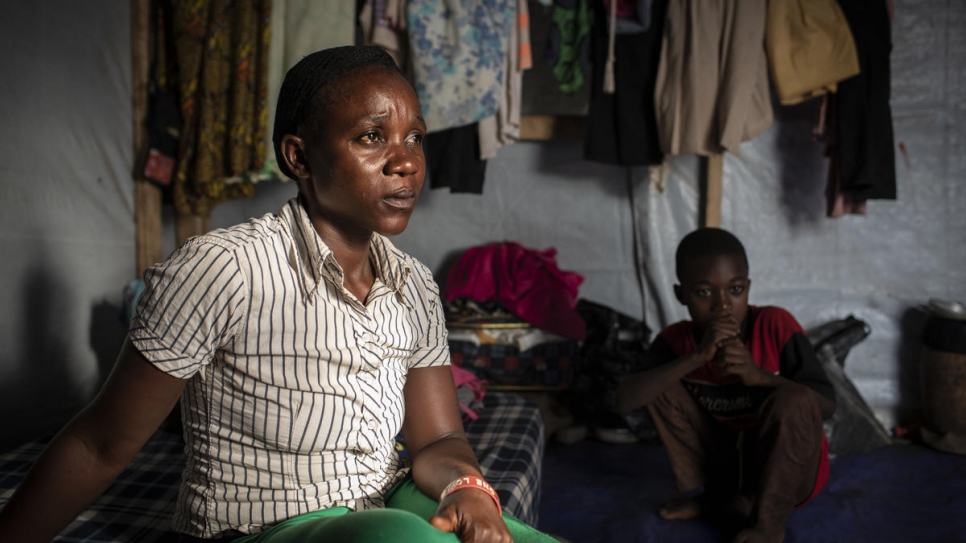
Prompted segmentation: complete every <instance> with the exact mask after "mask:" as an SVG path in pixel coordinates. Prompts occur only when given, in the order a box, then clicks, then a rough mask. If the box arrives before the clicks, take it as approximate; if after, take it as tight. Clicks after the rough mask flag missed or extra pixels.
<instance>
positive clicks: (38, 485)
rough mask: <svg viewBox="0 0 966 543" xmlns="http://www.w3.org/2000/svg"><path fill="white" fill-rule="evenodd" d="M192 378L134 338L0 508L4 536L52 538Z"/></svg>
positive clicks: (21, 540)
mask: <svg viewBox="0 0 966 543" xmlns="http://www.w3.org/2000/svg"><path fill="white" fill-rule="evenodd" d="M184 386H185V381H184V380H182V379H178V378H175V377H172V376H170V375H167V374H165V373H164V372H162V371H161V370H159V369H157V368H155V367H154V366H153V365H152V364H151V363H150V362H148V361H147V359H145V358H144V356H143V355H141V353H140V352H138V350H137V349H135V348H134V347H133V346H132V345H131V344H130V342H129V341H128V340H125V342H124V345H123V346H122V348H121V353H120V355H119V356H118V359H117V362H116V364H115V366H114V369H113V371H112V372H111V375H110V376H109V377H108V379H107V382H106V383H105V384H104V386H103V387H102V388H101V391H100V392H99V393H98V395H97V397H95V398H94V400H93V401H92V402H91V403H90V405H88V406H87V407H86V408H85V409H84V410H83V411H81V412H80V413H79V414H78V415H77V416H76V417H74V419H73V420H71V421H70V422H69V423H68V424H67V425H66V426H65V427H64V428H63V429H62V430H61V431H60V433H58V434H57V436H56V437H55V438H54V439H53V441H51V442H50V444H49V445H48V446H47V448H46V449H45V450H44V452H43V454H41V456H40V457H39V459H38V460H37V462H36V463H35V464H34V466H33V467H32V468H31V470H30V472H29V473H28V474H27V477H26V478H25V479H24V481H23V483H22V484H21V485H20V486H19V488H18V489H17V491H16V492H15V493H14V495H13V497H12V498H11V500H10V502H9V503H7V505H6V507H4V508H3V510H0V541H7V542H11V543H26V542H32V541H38V542H45V541H50V540H51V539H52V538H53V537H54V536H56V535H57V534H58V533H60V532H61V531H62V530H63V529H64V528H65V527H66V526H67V525H68V524H70V522H71V521H73V520H74V519H75V518H76V517H77V515H78V514H80V513H81V511H83V510H84V509H85V508H86V507H87V506H89V505H90V504H91V503H92V502H93V501H94V500H95V499H97V497H98V496H99V495H100V494H101V493H102V492H103V491H104V490H105V489H106V488H107V487H108V486H109V485H110V484H111V482H112V481H113V480H114V479H115V478H116V477H117V476H118V475H119V474H120V473H121V472H122V471H123V470H124V468H125V467H126V466H127V464H128V463H129V462H130V461H131V459H132V458H133V457H134V455H135V454H137V452H138V451H139V450H140V449H141V447H142V446H143V445H144V443H145V442H146V441H147V440H148V438H150V437H151V435H152V434H153V433H154V432H155V430H157V428H158V427H159V426H160V425H161V422H163V421H164V419H165V417H166V416H167V415H168V413H169V412H170V411H171V409H172V408H173V407H174V405H175V403H176V402H177V400H178V398H179V396H180V395H181V391H182V390H183V389H184Z"/></svg>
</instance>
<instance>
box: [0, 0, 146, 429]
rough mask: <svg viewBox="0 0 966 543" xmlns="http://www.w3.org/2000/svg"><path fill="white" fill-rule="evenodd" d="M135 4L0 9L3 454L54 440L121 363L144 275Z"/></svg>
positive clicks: (47, 4)
mask: <svg viewBox="0 0 966 543" xmlns="http://www.w3.org/2000/svg"><path fill="white" fill-rule="evenodd" d="M130 21H131V14H130V11H129V8H128V4H127V3H125V2H108V1H96V2H68V1H58V2H31V1H23V0H20V1H13V2H5V3H4V4H3V7H2V8H0V36H2V37H3V38H2V39H3V51H4V53H3V59H2V60H0V70H2V77H0V80H2V83H0V126H3V133H2V135H0V138H2V142H3V143H2V145H0V179H2V180H0V254H2V255H3V266H2V267H0V308H2V309H0V412H3V413H5V414H6V416H5V417H4V422H3V425H2V427H0V428H2V431H0V447H3V448H6V447H8V446H9V445H12V444H16V443H17V442H18V441H22V440H23V439H25V438H28V437H35V436H36V435H39V434H40V433H43V432H45V431H48V430H50V429H52V428H56V427H57V426H59V425H60V424H61V423H63V421H64V420H65V419H66V418H67V417H70V416H72V415H73V414H75V413H76V411H77V410H78V409H79V407H80V406H81V405H83V404H84V403H86V402H87V401H88V400H89V399H90V397H91V395H92V394H93V393H94V392H96V390H97V388H98V386H99V384H100V382H101V381H102V380H103V378H104V377H105V376H106V372H107V371H109V370H110V367H111V365H112V364H113V362H114V359H115V357H116V356H117V349H118V347H119V346H120V339H122V338H123V333H124V330H123V327H122V326H121V324H120V309H121V303H120V294H121V289H123V287H124V285H125V284H126V283H127V282H128V281H129V280H130V279H131V278H132V277H133V275H134V273H135V248H134V202H133V193H134V190H133V188H134V186H133V183H132V182H131V170H132V169H133V167H132V164H133V150H132V147H133V145H132V143H131V137H132V131H133V128H132V127H133V123H132V111H131V55H130V24H131V23H130Z"/></svg>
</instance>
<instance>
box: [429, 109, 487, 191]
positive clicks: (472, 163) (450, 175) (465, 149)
mask: <svg viewBox="0 0 966 543" xmlns="http://www.w3.org/2000/svg"><path fill="white" fill-rule="evenodd" d="M423 152H424V153H425V154H426V176H427V181H428V182H429V186H430V187H431V188H433V189H438V188H443V187H449V191H450V192H452V193H469V194H483V180H484V178H485V177H486V161H485V160H482V159H480V135H479V132H478V125H477V123H473V124H468V125H466V126H460V127H457V128H448V129H446V130H440V131H438V132H430V133H429V134H426V138H425V139H424V140H423Z"/></svg>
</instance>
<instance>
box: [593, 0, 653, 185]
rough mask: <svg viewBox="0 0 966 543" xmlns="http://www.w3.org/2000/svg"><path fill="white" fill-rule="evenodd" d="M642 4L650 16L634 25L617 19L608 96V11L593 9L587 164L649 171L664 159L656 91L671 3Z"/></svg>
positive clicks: (596, 6) (644, 15) (642, 16)
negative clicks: (612, 86)
mask: <svg viewBox="0 0 966 543" xmlns="http://www.w3.org/2000/svg"><path fill="white" fill-rule="evenodd" d="M641 4H649V5H646V6H643V9H648V10H649V11H646V12H642V13H637V12H635V13H634V15H635V17H634V18H633V19H632V20H631V21H628V20H627V19H626V18H621V17H619V18H618V19H617V24H616V25H615V32H616V35H615V36H614V84H615V88H614V92H613V93H608V92H605V91H604V67H605V65H606V61H607V56H608V40H609V29H608V24H607V17H606V13H607V12H606V9H607V8H606V7H605V5H604V3H602V2H595V4H594V28H593V34H592V39H591V51H592V54H593V86H592V87H591V90H590V102H589V106H588V112H587V125H586V131H585V132H584V158H586V159H587V160H593V161H596V162H602V163H605V164H618V165H622V166H647V165H653V164H660V163H661V162H662V160H663V158H664V153H662V152H661V145H660V140H659V139H658V133H657V115H656V113H655V110H654V86H655V83H656V81H657V71H658V65H659V62H660V58H661V40H662V36H663V33H664V16H665V13H666V11H667V4H668V0H652V1H650V2H647V3H645V2H641ZM619 5H620V4H618V6H619ZM645 21H646V26H645ZM635 22H636V23H637V24H633V23H635Z"/></svg>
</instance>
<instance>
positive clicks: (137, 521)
mask: <svg viewBox="0 0 966 543" xmlns="http://www.w3.org/2000/svg"><path fill="white" fill-rule="evenodd" d="M53 437H54V436H53V434H51V435H48V436H46V437H44V438H41V439H38V440H36V441H32V442H30V443H27V444H24V445H22V446H20V447H19V448H17V449H14V450H12V451H10V452H8V453H5V454H3V455H0V507H2V506H3V505H4V504H5V503H7V501H9V500H10V497H11V496H12V495H13V491H14V489H15V488H16V487H17V485H19V484H20V482H21V481H23V478H24V477H25V476H26V475H27V470H28V469H30V466H31V465H33V463H34V461H35V460H37V457H38V456H39V455H40V453H41V452H42V451H43V450H44V447H46V446H47V443H48V442H49V441H50V440H51V439H52V438H53ZM182 447H183V442H182V441H181V436H180V435H179V434H176V433H173V432H169V431H164V430H160V431H158V432H157V433H156V434H155V435H154V436H153V437H152V438H151V439H149V440H148V442H147V443H146V444H145V445H144V447H143V448H142V449H141V452H139V453H138V454H137V456H135V457H134V460H132V461H131V463H130V464H129V465H128V467H127V469H126V470H124V472H123V473H121V475H120V476H119V477H118V478H117V480H115V481H114V483H113V484H112V485H111V486H110V487H108V489H107V490H106V491H104V494H102V495H101V497H100V498H98V499H97V501H95V502H94V503H93V504H92V505H91V506H90V507H88V508H87V510H86V511H84V512H83V513H81V514H80V515H79V516H78V517H77V519H76V520H74V522H72V523H71V524H70V525H69V526H68V527H67V528H66V529H65V530H64V531H63V532H61V533H60V535H59V536H58V537H56V538H55V539H54V540H53V541H54V542H56V543H74V542H87V541H90V542H101V543H154V542H156V541H160V540H162V539H166V540H168V541H173V540H174V539H173V538H171V539H168V538H164V537H163V536H164V535H165V533H167V532H168V531H169V530H170V528H171V516H172V515H173V514H174V504H175V498H176V497H177V495H178V483H179V482H180V481H181V469H182V468H183V467H184V460H183V456H184V451H183V449H182Z"/></svg>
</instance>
